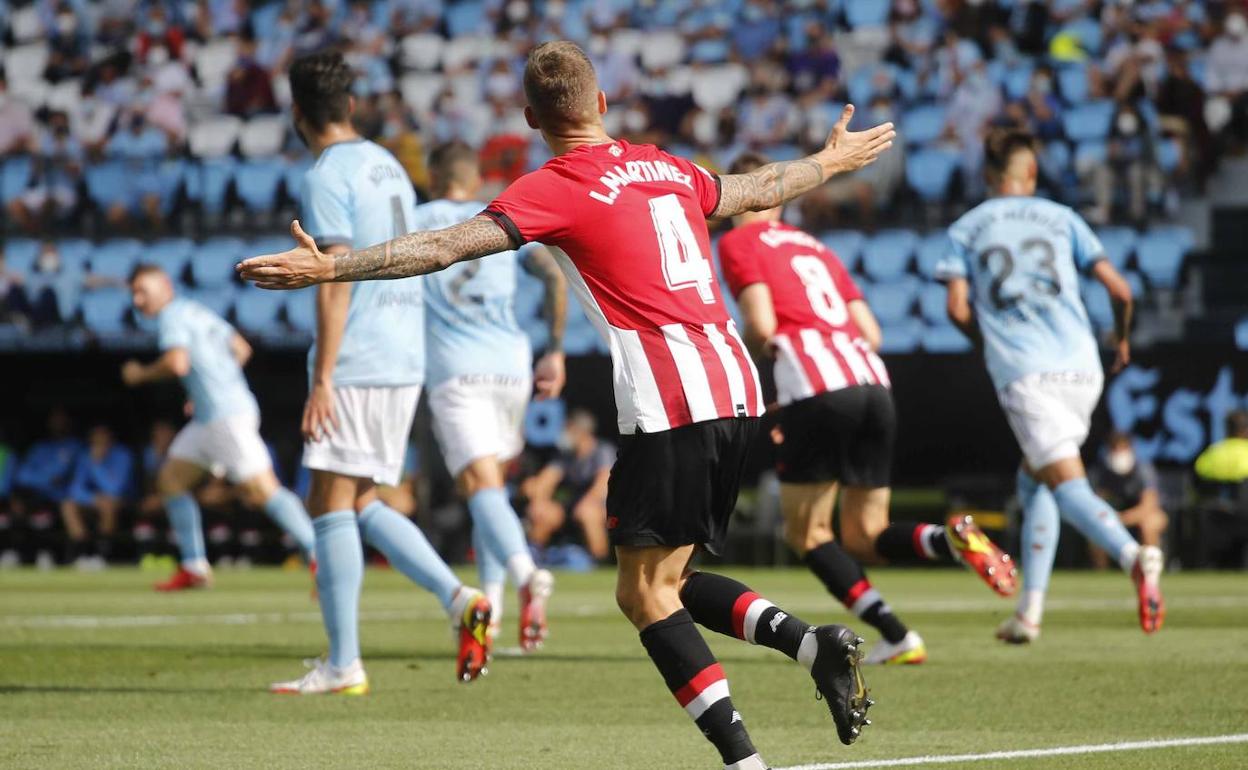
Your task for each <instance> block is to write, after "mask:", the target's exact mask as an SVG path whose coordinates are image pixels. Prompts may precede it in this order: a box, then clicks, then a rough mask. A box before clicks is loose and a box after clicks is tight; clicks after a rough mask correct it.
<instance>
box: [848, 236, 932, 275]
mask: <svg viewBox="0 0 1248 770" xmlns="http://www.w3.org/2000/svg"><path fill="white" fill-rule="evenodd" d="M918 245H919V237H918V236H917V235H915V234H914V232H913V231H911V230H902V229H889V230H881V231H880V232H878V233H876V234H875V235H873V236H871V237H870V238H869V239H867V242H866V245H865V247H864V248H863V253H862V270H863V272H864V273H866V274H867V275H868V276H869V277H870V278H871V280H873V281H887V280H891V279H894V278H898V277H900V276H902V275H904V274H905V272H906V270H907V268H909V266H910V258H911V257H913V256H914V250H915V248H916V247H917V246H918Z"/></svg>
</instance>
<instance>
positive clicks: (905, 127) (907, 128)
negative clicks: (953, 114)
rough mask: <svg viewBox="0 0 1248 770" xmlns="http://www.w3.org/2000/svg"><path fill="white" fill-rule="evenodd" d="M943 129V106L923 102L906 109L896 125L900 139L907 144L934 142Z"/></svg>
mask: <svg viewBox="0 0 1248 770" xmlns="http://www.w3.org/2000/svg"><path fill="white" fill-rule="evenodd" d="M944 130H945V107H944V105H941V104H924V105H920V106H918V107H913V108H911V109H909V110H907V111H906V113H905V114H904V115H902V116H901V123H900V125H899V127H898V131H899V133H900V134H901V138H902V140H903V141H905V142H906V144H908V145H916V144H928V143H929V142H934V141H936V140H937V139H939V138H940V135H941V134H942V133H943V132H944Z"/></svg>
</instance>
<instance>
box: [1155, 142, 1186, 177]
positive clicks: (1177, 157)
mask: <svg viewBox="0 0 1248 770" xmlns="http://www.w3.org/2000/svg"><path fill="white" fill-rule="evenodd" d="M1181 162H1183V145H1182V144H1180V143H1179V141H1178V140H1177V139H1168V138H1162V139H1159V140H1158V141H1157V166H1158V168H1160V169H1161V170H1162V173H1165V174H1173V173H1174V172H1175V170H1176V169H1178V167H1179V164H1180V163H1181Z"/></svg>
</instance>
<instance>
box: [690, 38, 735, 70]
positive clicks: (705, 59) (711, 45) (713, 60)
mask: <svg viewBox="0 0 1248 770" xmlns="http://www.w3.org/2000/svg"><path fill="white" fill-rule="evenodd" d="M731 53H732V46H731V45H730V44H729V43H728V41H727V40H724V39H723V38H703V39H701V40H699V41H697V42H696V43H694V44H693V45H692V46H690V47H689V61H691V62H694V63H696V64H718V63H719V62H725V61H728V56H729V54H731Z"/></svg>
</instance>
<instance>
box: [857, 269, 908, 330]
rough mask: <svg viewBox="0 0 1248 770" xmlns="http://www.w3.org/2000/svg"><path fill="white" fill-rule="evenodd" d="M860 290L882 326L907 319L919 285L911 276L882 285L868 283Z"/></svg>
mask: <svg viewBox="0 0 1248 770" xmlns="http://www.w3.org/2000/svg"><path fill="white" fill-rule="evenodd" d="M861 288H862V294H863V296H864V297H865V298H866V300H867V304H868V305H870V306H871V311H872V312H873V313H875V317H876V318H878V319H879V321H880V323H882V324H883V323H894V322H898V321H901V320H902V319H903V318H909V317H910V310H911V308H913V307H914V300H915V298H916V297H917V296H918V293H919V283H918V281H917V279H915V278H914V277H913V276H904V277H903V278H899V279H896V280H891V281H887V282H884V283H870V284H866V285H864V286H862V287H861Z"/></svg>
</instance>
